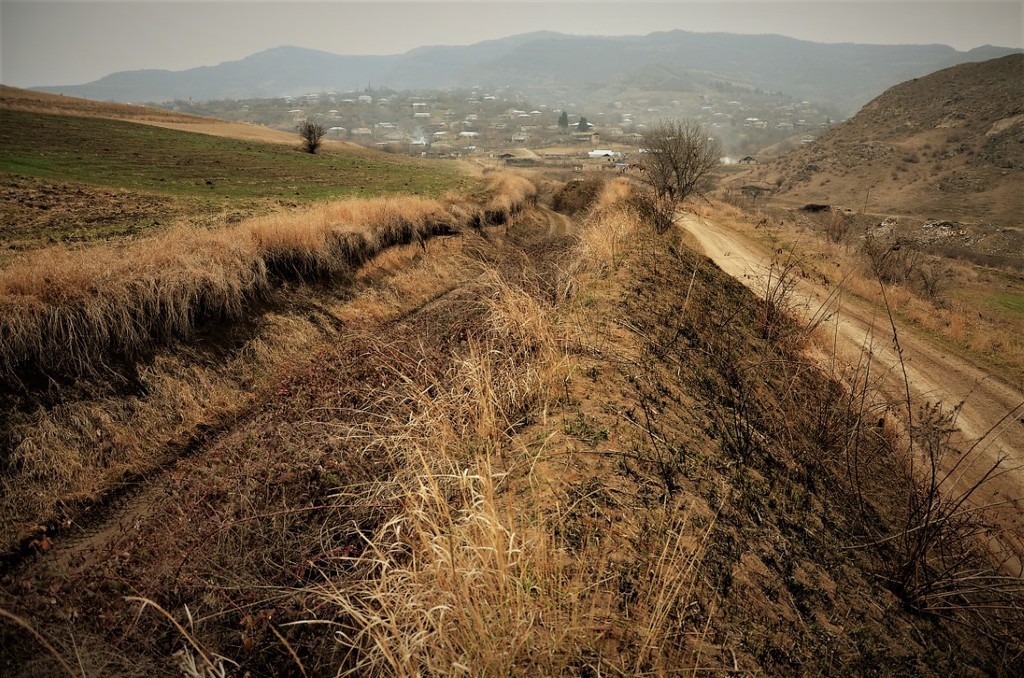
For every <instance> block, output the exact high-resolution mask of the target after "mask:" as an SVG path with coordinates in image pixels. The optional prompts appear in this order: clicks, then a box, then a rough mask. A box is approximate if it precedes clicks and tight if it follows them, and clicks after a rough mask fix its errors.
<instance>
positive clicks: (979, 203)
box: [739, 54, 1024, 225]
mask: <svg viewBox="0 0 1024 678" xmlns="http://www.w3.org/2000/svg"><path fill="white" fill-rule="evenodd" d="M750 181H761V182H764V183H765V184H767V185H778V186H779V189H780V190H779V193H780V194H781V195H783V196H786V197H788V198H790V199H793V200H804V201H807V202H818V203H832V204H841V205H846V206H850V207H856V208H858V209H860V208H862V207H863V206H864V205H865V203H866V204H867V207H868V211H891V212H894V213H901V212H902V213H906V212H912V213H916V214H920V215H923V216H929V215H930V216H935V217H944V218H952V219H957V218H962V219H968V220H970V219H979V220H983V221H987V222H990V223H992V224H1018V225H1019V224H1020V221H1021V215H1022V214H1024V55H1021V54H1016V55H1011V56H1006V57H1003V58H1000V59H992V60H989V61H985V62H982V63H972V64H962V65H959V66H954V67H952V68H947V69H944V70H941V71H938V72H937V73H934V74H931V75H928V76H926V77H922V78H915V79H912V80H909V81H907V82H904V83H902V84H899V85H897V86H895V87H892V88H891V89H889V90H887V91H886V92H885V93H883V94H882V95H881V96H879V97H877V98H876V99H874V100H873V101H871V102H870V103H869V104H867V105H866V106H864V108H863V109H862V110H861V111H860V112H859V113H858V114H857V115H855V116H854V117H853V118H851V119H850V120H848V121H846V122H844V123H842V124H840V125H837V126H836V127H835V128H834V129H833V130H831V131H830V132H828V133H827V134H826V135H824V136H822V137H821V138H819V139H817V140H816V141H814V142H813V143H810V144H808V145H807V146H804V147H802V148H799V149H797V150H795V151H793V152H791V153H788V154H786V155H784V156H781V157H780V158H778V159H776V160H773V161H771V162H768V163H765V164H764V165H761V166H760V167H758V168H757V169H755V170H752V171H751V172H750V173H748V174H745V175H743V176H742V177H740V178H739V182H750Z"/></svg>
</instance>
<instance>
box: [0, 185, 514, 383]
mask: <svg viewBox="0 0 1024 678" xmlns="http://www.w3.org/2000/svg"><path fill="white" fill-rule="evenodd" d="M493 186H494V191H495V192H494V193H493V194H492V195H491V196H490V198H489V201H488V205H487V208H486V210H487V213H488V215H489V216H488V219H489V220H490V221H496V220H501V221H504V220H505V219H507V218H508V216H509V215H510V214H512V213H514V212H516V211H518V210H521V209H522V208H523V207H524V206H525V205H526V203H527V202H528V201H529V199H530V198H531V196H532V195H533V194H532V193H531V186H532V184H530V183H529V182H528V181H527V180H525V179H523V178H521V177H505V176H499V177H497V178H496V179H495V180H494V182H493ZM467 220H468V221H467ZM474 223H479V217H478V216H477V215H476V214H474V213H473V211H472V209H471V208H468V207H467V206H466V205H465V204H464V203H462V204H460V203H452V204H450V205H446V204H443V203H441V202H438V201H434V200H428V199H424V198H418V197H414V196H409V197H403V198H383V199H377V200H354V201H344V202H339V203H331V204H328V205H325V206H322V207H317V208H312V209H309V210H304V211H299V212H297V213H289V214H286V215H274V216H270V217H264V218H261V219H256V220H252V221H249V222H244V223H242V224H239V225H237V226H234V227H229V228H226V229H219V230H213V231H198V230H195V229H188V228H180V229H177V230H175V231H173V232H171V233H168V234H167V235H164V236H161V237H158V238H153V239H146V240H140V241H137V242H134V243H132V244H130V245H128V246H127V247H124V248H119V247H111V246H107V247H93V248H89V249H87V250H80V251H70V250H66V249H62V248H52V249H49V250H46V251H44V252H40V253H37V254H33V255H30V256H29V257H28V258H27V259H25V260H24V261H22V262H19V263H17V264H15V265H12V266H10V267H8V268H6V269H4V270H3V271H0V309H2V315H0V380H2V381H4V382H6V383H7V384H9V385H15V384H17V383H18V382H19V381H20V380H21V379H22V378H25V377H26V376H27V377H28V378H31V377H32V376H34V375H36V374H42V375H45V376H46V377H48V378H55V379H61V378H66V377H70V378H74V377H77V376H82V375H89V374H96V373H97V372H102V371H103V367H104V363H106V362H107V361H111V360H113V361H118V360H124V359H127V360H133V359H135V358H136V357H138V356H139V355H140V354H141V353H143V352H144V351H146V350H148V349H150V348H152V347H153V346H155V345H159V344H163V343H166V342H167V341H169V340H173V339H180V338H187V337H189V336H191V335H192V334H193V333H194V332H195V331H196V330H197V328H198V327H199V326H200V325H202V324H204V323H208V322H210V321H214V322H216V321H220V320H237V319H239V318H240V317H242V316H243V315H244V313H245V309H246V307H247V305H249V304H250V303H251V302H253V301H255V300H258V299H259V298H260V297H262V296H264V295H266V294H268V293H269V292H270V291H271V290H273V289H274V288H275V287H276V286H278V285H279V284H281V283H282V282H288V281H296V280H298V281H303V280H309V279H324V278H337V277H339V276H346V275H350V274H351V273H352V272H353V271H354V270H355V269H357V268H358V267H359V266H361V265H362V264H364V263H365V262H367V261H368V260H370V259H372V258H373V257H375V256H376V255H378V254H379V253H380V252H382V251H384V250H386V249H387V248H390V247H393V246H396V245H404V244H408V243H411V242H420V243H422V242H424V241H425V240H426V239H428V238H430V237H432V236H434V235H438V234H443V233H450V232H452V231H454V230H455V229H458V228H462V227H466V226H471V225H474Z"/></svg>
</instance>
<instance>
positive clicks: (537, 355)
mask: <svg viewBox="0 0 1024 678" xmlns="http://www.w3.org/2000/svg"><path fill="white" fill-rule="evenodd" d="M603 209H605V211H607V212H608V213H609V214H611V213H612V212H615V213H617V214H619V215H620V217H622V216H623V215H624V216H625V218H626V219H628V218H629V216H628V215H629V212H628V210H625V211H621V210H619V211H616V208H614V207H612V206H610V203H609V205H607V206H605V207H604V208H603ZM611 219H612V217H611V216H607V217H606V218H604V219H597V220H592V221H591V222H589V223H588V225H587V226H586V227H585V228H584V232H586V231H587V230H590V229H595V230H596V229H605V228H607V227H608V226H610V221H611ZM627 228H628V227H627ZM584 237H586V236H584ZM574 256H589V255H588V254H587V253H586V252H585V251H582V250H578V251H577V252H576V253H575V254H574ZM576 268H577V270H583V268H584V267H583V266H576ZM513 273H515V275H512V276H511V277H510V274H509V273H508V272H502V271H501V270H500V269H499V268H493V269H491V270H488V271H486V272H485V273H484V275H483V276H481V278H480V279H479V285H480V287H479V288H478V292H479V293H480V299H481V301H480V302H479V303H480V304H481V305H482V307H483V309H482V310H483V314H482V318H483V321H482V322H481V323H480V324H479V325H478V326H477V327H476V329H475V331H474V333H473V335H472V336H470V337H469V338H468V339H467V344H466V346H465V347H463V349H461V350H460V351H459V352H458V354H457V355H456V356H455V360H454V361H453V362H452V363H451V365H450V367H449V368H448V369H447V370H446V371H445V372H444V373H443V374H442V375H440V376H439V375H437V374H436V373H434V372H432V371H430V370H429V369H427V368H426V367H424V366H423V360H422V359H418V358H417V357H416V356H406V359H405V360H403V361H402V363H403V364H402V365H396V366H395V367H394V369H396V370H401V374H399V375H397V376H398V378H397V379H395V380H392V381H393V382H398V383H401V384H404V385H405V386H404V388H403V389H402V390H401V392H400V393H395V392H394V390H389V392H388V393H387V394H383V395H382V397H386V398H388V399H391V400H393V401H394V400H397V401H398V402H400V404H401V406H400V407H398V408H396V411H395V413H394V414H393V415H391V416H388V417H384V418H380V419H376V420H373V421H372V422H371V423H370V424H368V425H367V428H366V429H365V430H359V431H355V432H349V433H347V434H346V435H356V436H359V437H361V438H365V439H367V440H369V441H371V442H370V443H369V444H368V446H367V452H366V453H367V454H369V455H372V456H373V457H375V458H380V457H387V458H390V459H392V460H393V464H394V466H395V468H396V469H398V471H397V473H396V474H395V476H394V477H392V478H388V479H383V480H382V481H381V482H379V483H374V484H372V485H371V486H369V487H366V488H364V490H363V493H362V501H363V502H365V503H366V504H367V505H378V506H379V505H397V506H401V507H402V509H401V510H400V511H399V512H397V513H396V514H395V515H394V516H392V517H391V519H390V520H387V521H386V522H384V524H383V525H381V526H380V527H379V528H378V529H376V530H375V531H374V532H373V534H372V535H368V537H367V541H366V548H365V550H364V552H363V554H362V555H360V556H356V557H354V558H352V559H351V563H350V565H349V567H350V569H351V570H352V571H355V572H357V573H358V577H356V578H354V579H349V578H344V579H342V580H340V581H337V582H334V583H331V584H327V585H323V586H321V587H319V588H317V589H316V590H315V591H314V593H315V594H316V596H317V597H318V598H319V600H320V601H321V604H320V605H318V608H319V609H331V610H335V611H337V613H338V614H337V616H336V617H335V618H336V619H337V620H338V621H336V622H335V623H337V624H338V627H337V637H338V639H339V643H340V644H341V646H342V648H343V651H344V654H345V659H344V661H343V667H342V670H341V673H343V674H347V675H400V676H414V675H423V674H443V675H449V674H463V673H464V674H468V675H509V674H522V675H564V674H567V673H578V672H588V671H589V672H593V673H595V674H600V673H603V672H607V671H612V672H616V673H627V674H636V673H644V672H649V673H655V674H666V673H672V672H673V671H676V670H678V669H679V667H680V665H681V660H680V658H681V657H684V656H685V657H687V658H688V659H692V657H693V654H692V653H691V650H692V646H691V644H690V641H691V640H692V639H694V638H696V637H698V636H699V635H700V629H694V628H690V627H689V626H688V624H687V622H686V621H684V619H683V618H682V616H681V615H680V613H679V611H680V610H684V609H688V605H689V604H690V603H691V602H692V600H693V598H694V596H695V590H696V588H697V586H698V581H699V576H698V575H699V572H700V563H701V558H702V555H703V553H704V545H705V541H706V539H707V537H708V535H709V534H710V531H711V527H712V526H713V524H714V521H713V520H712V521H710V524H709V523H704V524H703V525H702V526H701V527H700V528H698V527H696V526H695V525H694V524H692V523H691V520H690V516H689V514H688V513H686V512H685V511H684V512H680V513H676V512H673V511H670V510H665V511H663V512H662V513H659V515H657V516H654V517H651V516H648V518H649V520H647V521H644V522H643V524H641V521H635V522H634V521H630V520H627V521H625V523H624V524H623V525H620V526H617V527H616V529H614V530H606V531H597V530H595V531H594V532H593V533H592V534H588V535H587V536H586V537H584V538H582V539H579V538H576V537H571V538H570V537H569V536H567V535H569V534H571V533H573V530H572V528H570V524H573V525H575V524H577V523H575V522H573V521H578V513H579V512H580V510H581V509H580V508H579V507H578V506H576V503H575V502H569V503H568V504H567V503H565V502H564V500H563V499H562V498H564V497H566V496H570V495H567V481H566V479H565V478H563V477H561V476H560V475H558V473H557V472H554V473H552V461H551V460H550V459H549V458H548V454H549V453H550V452H552V450H550V449H547V448H546V447H544V449H542V450H541V451H539V452H538V451H536V450H532V449H528V446H527V445H526V444H524V439H525V438H529V437H535V436H547V435H550V434H549V433H545V431H546V429H547V427H548V426H551V425H553V424H554V421H553V419H554V417H553V416H552V413H554V412H557V411H559V410H560V409H561V408H563V407H564V406H565V398H566V397H567V395H566V394H567V388H568V387H567V382H568V380H569V379H571V374H572V372H573V371H574V370H575V367H574V360H573V358H572V357H571V356H570V355H569V353H567V350H566V346H567V345H568V343H569V342H567V341H566V336H565V333H566V330H564V329H563V324H562V323H563V317H562V316H563V309H561V308H560V307H559V306H557V305H556V303H555V302H552V301H551V300H550V298H549V297H548V296H547V295H544V294H541V293H540V292H539V290H535V289H533V288H532V286H531V280H530V279H529V276H521V271H518V272H517V271H513ZM549 416H552V421H551V422H550V423H549V420H548V417H549ZM530 422H536V427H534V428H524V427H527V426H528V425H529V424H530ZM538 427H539V428H538ZM346 501H351V495H350V494H346ZM577 501H580V500H579V499H578V500H577ZM577 536H578V535H577ZM638 543H645V544H648V543H650V544H654V545H655V546H654V547H652V549H651V553H646V552H645V553H643V554H641V553H638V552H637V551H634V550H630V549H629V547H628V546H625V545H626V544H638ZM627 566H628V567H636V568H638V570H637V573H636V576H637V578H638V579H639V580H641V581H643V582H644V584H645V585H644V586H643V587H642V588H639V589H637V590H632V591H630V593H629V595H628V602H627V600H626V597H624V595H625V594H623V592H622V590H621V586H622V583H621V577H622V571H623V569H622V568H624V567H627ZM687 653H690V654H687ZM683 663H684V664H685V661H683Z"/></svg>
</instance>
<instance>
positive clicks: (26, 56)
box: [0, 0, 1024, 87]
mask: <svg viewBox="0 0 1024 678" xmlns="http://www.w3.org/2000/svg"><path fill="white" fill-rule="evenodd" d="M674 29H683V30H690V31H698V32H717V31H722V32H732V33H777V34H780V35H788V36H791V37H795V38H800V39H804V40H813V41H815V42H863V43H872V44H931V43H940V44H946V45H951V46H952V47H955V48H957V49H960V50H968V49H971V48H973V47H978V46H980V45H985V44H994V45H1000V46H1004V47H1024V0H1016V1H1015V2H989V1H987V0H959V1H956V2H943V1H941V0H938V1H937V0H908V1H901V2H872V1H867V0H813V1H812V0H804V1H803V2H776V1H774V0H744V1H731V0H719V1H717V2H708V1H704V2H694V1H692V0H662V1H661V2H626V1H625V0H614V1H611V0H608V1H602V0H574V1H563V2H528V1H526V0H462V1H461V2H433V1H425V0H418V1H417V0H407V1H405V2H391V1H379V2H337V1H333V2H329V1H326V0H322V1H319V2H308V1H302V2H299V1H286V0H273V1H266V0H263V1H253V0H217V1H208V0H207V1H197V0H115V1H103V2H100V1H96V0H0V81H2V82H3V84H6V85H14V86H18V87H31V86H37V85H73V84H81V83H84V82H89V81H92V80H95V79H97V78H100V77H102V76H104V75H107V74H109V73H113V72H116V71H123V70H135V69H140V68H164V69H169V70H182V69H186V68H193V67H195V66H211V65H215V64H218V63H221V62H223V61H229V60H234V59H241V58H243V57H245V56H248V55H249V54H253V53H255V52H258V51H261V50H264V49H268V48H270V47H278V46H281V45H298V46H302V47H311V48H314V49H321V50H325V51H328V52H334V53H336V54H395V53H400V52H405V51H407V50H409V49H412V48H414V47H419V46H422V45H440V44H444V45H465V44H471V43H474V42H479V41H481V40H488V39H492V38H499V37H504V36H508V35H513V34H516V33H524V32H528V31H536V30H552V31H558V32H562V33H570V34H576V35H646V34H648V33H651V32H654V31H666V30H674Z"/></svg>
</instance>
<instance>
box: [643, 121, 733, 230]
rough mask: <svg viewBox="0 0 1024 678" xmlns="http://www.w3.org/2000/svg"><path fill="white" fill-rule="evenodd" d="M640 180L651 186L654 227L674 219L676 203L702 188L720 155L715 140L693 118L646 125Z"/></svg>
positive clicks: (662, 227) (666, 224)
mask: <svg viewBox="0 0 1024 678" xmlns="http://www.w3.org/2000/svg"><path fill="white" fill-rule="evenodd" d="M641 143H642V145H643V149H644V151H645V152H644V153H642V154H641V155H640V161H639V162H640V165H641V167H642V172H641V175H640V180H641V181H642V182H643V183H645V184H647V185H648V186H649V187H650V189H651V194H650V195H649V196H647V198H646V199H647V201H648V202H649V203H650V210H651V213H652V215H653V216H655V217H656V218H655V220H654V222H653V223H654V225H655V227H656V228H657V229H658V231H665V230H667V229H668V228H669V227H670V226H671V225H672V222H673V221H674V217H675V210H676V207H677V206H678V204H679V203H681V202H682V201H683V200H686V198H688V197H689V196H690V195H692V194H694V193H697V192H700V191H702V190H704V189H705V188H706V186H707V184H708V183H709V181H710V179H711V176H712V174H713V172H714V171H715V170H716V169H717V168H718V165H719V159H720V158H721V155H722V153H721V147H720V145H719V143H718V142H717V141H716V140H714V139H713V138H711V137H710V136H708V132H707V130H706V129H705V128H704V126H703V125H702V124H701V123H699V122H697V121H684V120H663V121H661V122H659V123H657V124H656V125H654V126H652V127H650V128H649V129H648V130H647V131H645V132H644V134H643V139H642V141H641Z"/></svg>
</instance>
